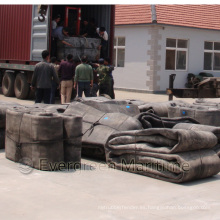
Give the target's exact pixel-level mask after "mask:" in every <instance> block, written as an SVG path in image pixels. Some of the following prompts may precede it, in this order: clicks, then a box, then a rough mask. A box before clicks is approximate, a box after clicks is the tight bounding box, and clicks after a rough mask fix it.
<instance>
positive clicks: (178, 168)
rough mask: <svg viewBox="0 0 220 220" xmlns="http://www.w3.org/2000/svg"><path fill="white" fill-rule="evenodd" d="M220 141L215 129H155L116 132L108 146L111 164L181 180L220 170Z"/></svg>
mask: <svg viewBox="0 0 220 220" xmlns="http://www.w3.org/2000/svg"><path fill="white" fill-rule="evenodd" d="M216 144H217V137H216V136H215V135H214V134H213V133H211V132H206V131H193V132H192V130H190V131H189V130H183V129H166V128H164V129H163V128H152V129H146V130H142V131H126V132H120V133H117V134H113V135H111V136H110V137H109V140H108V142H107V144H106V146H105V149H106V157H107V163H108V164H109V166H110V167H113V168H117V169H120V170H123V171H129V172H134V173H138V174H141V175H145V176H150V177H154V178H157V179H161V180H166V181H169V182H176V183H180V182H185V181H190V180H194V179H201V178H205V177H209V176H212V175H215V174H217V173H218V172H219V171H220V159H219V156H218V155H217V153H216V152H218V151H219V147H217V149H215V150H213V147H214V146H216Z"/></svg>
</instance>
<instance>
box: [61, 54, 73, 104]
mask: <svg viewBox="0 0 220 220" xmlns="http://www.w3.org/2000/svg"><path fill="white" fill-rule="evenodd" d="M66 58H67V61H62V62H61V63H60V68H59V73H60V74H61V79H60V80H61V92H60V94H61V104H64V103H69V102H70V99H71V95H72V89H73V80H74V75H75V68H76V65H75V63H74V62H73V55H72V54H68V55H67V57H66Z"/></svg>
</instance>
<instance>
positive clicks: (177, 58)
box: [166, 38, 188, 70]
mask: <svg viewBox="0 0 220 220" xmlns="http://www.w3.org/2000/svg"><path fill="white" fill-rule="evenodd" d="M187 53H188V41H187V40H182V39H172V38H167V40H166V70H186V66H187Z"/></svg>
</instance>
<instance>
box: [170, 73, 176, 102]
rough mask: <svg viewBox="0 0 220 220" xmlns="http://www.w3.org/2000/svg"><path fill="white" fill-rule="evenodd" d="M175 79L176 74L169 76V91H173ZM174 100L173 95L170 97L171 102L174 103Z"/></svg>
mask: <svg viewBox="0 0 220 220" xmlns="http://www.w3.org/2000/svg"><path fill="white" fill-rule="evenodd" d="M175 77H176V74H170V76H169V89H171V91H172V89H173V84H174V80H175ZM172 100H173V93H171V94H170V95H169V101H172Z"/></svg>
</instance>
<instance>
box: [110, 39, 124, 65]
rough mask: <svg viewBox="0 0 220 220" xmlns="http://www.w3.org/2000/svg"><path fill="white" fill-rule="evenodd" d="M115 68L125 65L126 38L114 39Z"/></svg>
mask: <svg viewBox="0 0 220 220" xmlns="http://www.w3.org/2000/svg"><path fill="white" fill-rule="evenodd" d="M113 64H114V66H115V67H124V65H125V37H115V39H114V60H113Z"/></svg>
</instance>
